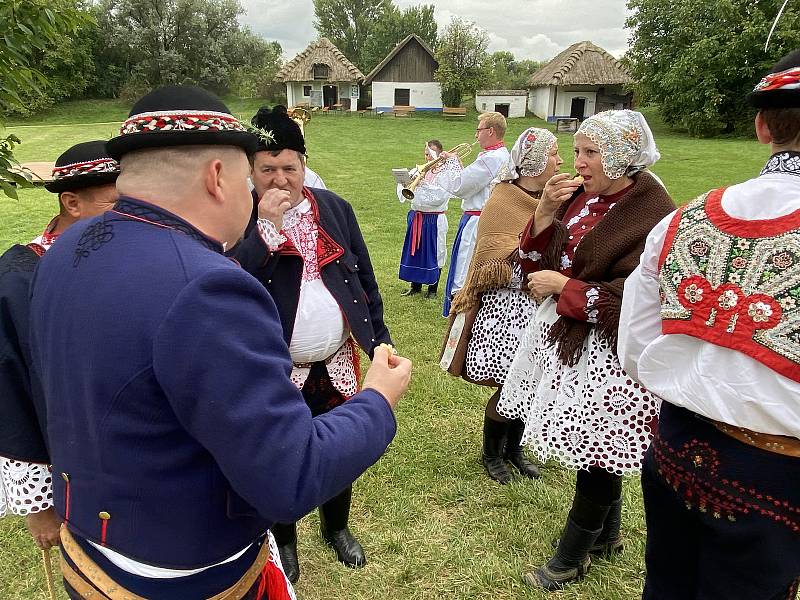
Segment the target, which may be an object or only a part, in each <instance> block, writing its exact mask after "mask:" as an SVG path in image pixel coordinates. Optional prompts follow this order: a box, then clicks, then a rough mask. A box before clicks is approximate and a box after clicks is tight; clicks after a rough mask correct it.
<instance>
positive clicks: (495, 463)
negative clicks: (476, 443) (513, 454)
mask: <svg viewBox="0 0 800 600" xmlns="http://www.w3.org/2000/svg"><path fill="white" fill-rule="evenodd" d="M507 427H508V424H507V423H504V422H501V421H493V420H492V419H490V418H489V417H487V416H486V415H484V417H483V451H482V457H481V458H482V462H483V466H484V467H486V472H487V473H488V474H489V477H491V478H492V479H494V480H495V481H496V482H498V483H500V484H506V483H510V482H511V472H510V471H509V470H508V467H507V466H506V463H505V461H504V460H503V451H504V449H505V446H506V429H507Z"/></svg>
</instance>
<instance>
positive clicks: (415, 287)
mask: <svg viewBox="0 0 800 600" xmlns="http://www.w3.org/2000/svg"><path fill="white" fill-rule="evenodd" d="M421 291H422V284H421V283H412V284H411V287H410V288H408V289H407V290H406V291H405V292H402V293H401V294H400V295H401V296H413V295H414V294H419V293H420V292H421Z"/></svg>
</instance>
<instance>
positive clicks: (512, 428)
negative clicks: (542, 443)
mask: <svg viewBox="0 0 800 600" xmlns="http://www.w3.org/2000/svg"><path fill="white" fill-rule="evenodd" d="M507 431H508V437H507V439H506V449H505V452H504V453H503V456H505V459H506V460H507V461H508V462H510V463H511V464H512V465H514V468H515V469H516V470H517V471H519V472H520V473H521V474H522V475H524V476H525V477H530V478H531V479H537V478H539V477H540V476H541V473H539V468H538V467H537V466H536V465H535V464H533V463H532V462H531V461H530V460H528V457H527V456H525V452H524V451H523V450H522V446H520V442H521V441H522V434H523V433H524V432H525V423H523V422H522V421H521V420H520V419H514V420H513V421H509V422H508V429H507Z"/></svg>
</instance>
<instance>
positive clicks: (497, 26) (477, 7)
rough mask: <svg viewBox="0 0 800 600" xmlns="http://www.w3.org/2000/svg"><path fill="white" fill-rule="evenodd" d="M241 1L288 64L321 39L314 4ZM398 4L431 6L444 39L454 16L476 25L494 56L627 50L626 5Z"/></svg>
mask: <svg viewBox="0 0 800 600" xmlns="http://www.w3.org/2000/svg"><path fill="white" fill-rule="evenodd" d="M241 1H242V5H243V6H244V8H245V9H246V10H247V13H246V14H245V15H243V16H242V18H241V21H242V22H243V23H245V24H247V25H249V26H250V28H251V29H252V30H253V32H255V33H258V34H260V35H262V36H264V37H265V38H267V39H269V40H277V41H278V42H280V44H281V46H282V47H283V51H284V59H285V60H291V59H292V58H293V57H294V56H295V54H297V53H298V52H300V51H301V50H303V49H304V48H305V47H306V46H307V45H308V44H309V42H311V41H312V40H313V39H315V38H316V36H317V32H316V30H315V29H314V25H313V21H314V5H313V3H312V0H241ZM395 4H396V5H397V6H398V7H399V8H407V7H409V6H413V5H417V4H433V5H434V6H435V7H436V9H435V10H434V16H435V18H436V22H437V23H438V25H439V33H440V34H441V33H442V31H443V29H444V27H445V26H446V25H447V23H448V22H449V21H450V18H451V17H452V16H459V17H462V18H465V19H468V20H470V21H473V22H475V24H477V25H478V27H481V28H482V29H484V30H486V32H487V33H488V34H489V51H490V52H495V51H497V50H509V51H511V52H512V53H513V54H514V57H515V58H517V59H523V58H530V59H534V60H548V59H551V58H553V57H554V56H555V55H556V54H558V53H559V52H561V51H562V50H564V49H565V48H566V47H567V46H569V45H570V44H574V43H575V42H580V41H582V40H590V41H592V42H594V43H595V44H597V45H598V46H600V47H602V48H605V49H606V50H607V51H608V52H610V53H611V54H613V55H614V56H616V57H617V58H620V57H621V56H622V55H623V54H624V53H625V50H626V49H627V45H628V32H627V30H626V29H624V24H625V17H626V16H627V14H628V13H627V9H626V8H625V0H448V1H447V2H440V1H437V0H433V1H431V0H428V1H427V2H426V1H425V0H417V1H415V0H395ZM389 50H390V48H387V49H386V52H387V53H388V52H389Z"/></svg>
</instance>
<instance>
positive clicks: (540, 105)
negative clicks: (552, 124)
mask: <svg viewBox="0 0 800 600" xmlns="http://www.w3.org/2000/svg"><path fill="white" fill-rule="evenodd" d="M553 90H554V88H553V87H552V86H549V87H537V88H531V90H530V92H528V110H529V111H531V112H532V113H533V114H535V115H536V116H537V117H539V118H540V119H545V120H547V118H548V117H550V113H551V110H552V107H553Z"/></svg>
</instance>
